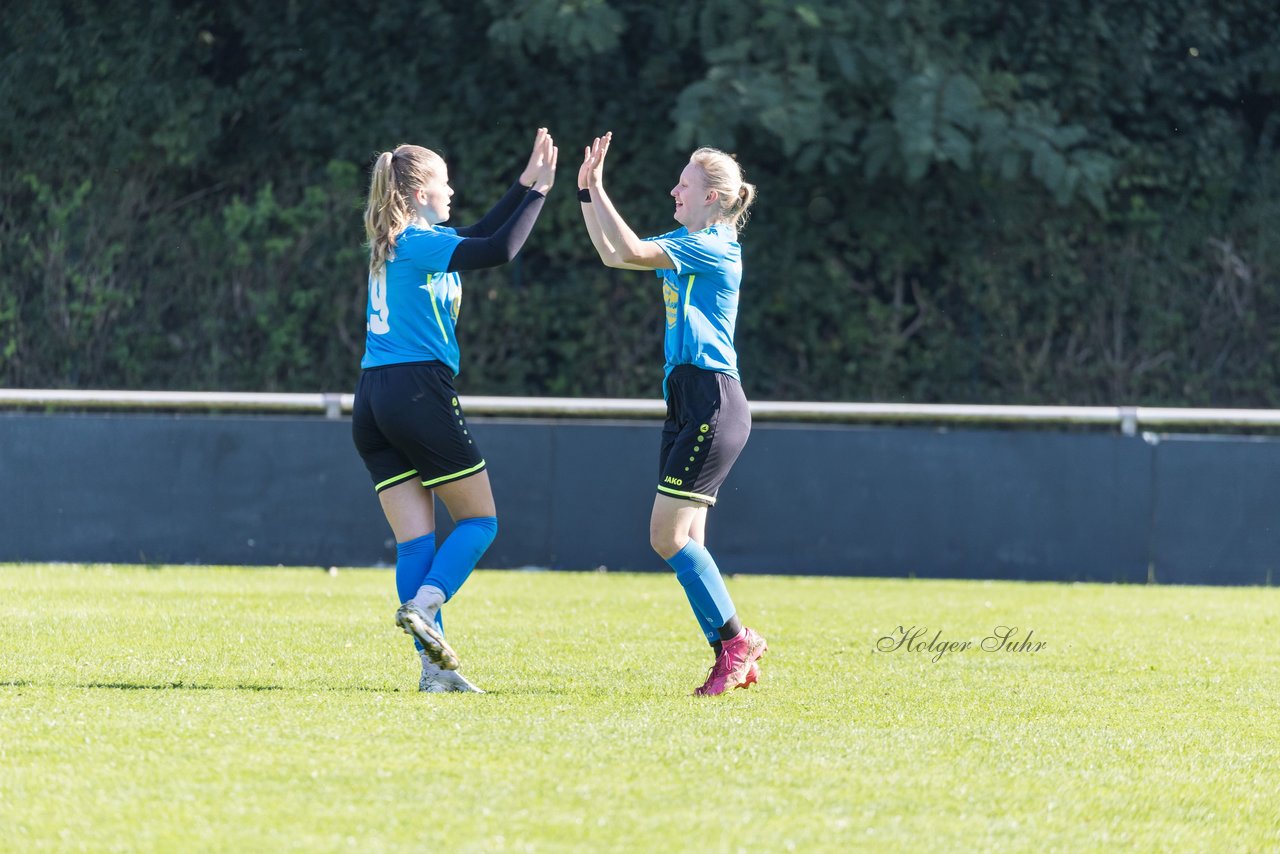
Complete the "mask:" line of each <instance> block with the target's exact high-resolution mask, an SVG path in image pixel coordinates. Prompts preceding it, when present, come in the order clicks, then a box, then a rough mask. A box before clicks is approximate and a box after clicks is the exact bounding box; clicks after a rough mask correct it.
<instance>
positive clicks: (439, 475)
mask: <svg viewBox="0 0 1280 854" xmlns="http://www.w3.org/2000/svg"><path fill="white" fill-rule="evenodd" d="M557 155H558V151H557V149H556V147H555V143H554V141H553V140H552V138H551V135H550V134H549V133H547V129H546V128H539V129H538V133H537V136H536V138H535V140H534V144H533V152H532V153H531V154H530V156H529V162H528V165H526V166H525V169H524V172H523V173H521V175H520V179H519V181H518V182H517V183H515V184H513V185H512V186H511V188H510V189H509V190H507V193H506V195H504V196H503V197H502V199H501V200H499V201H498V203H497V204H496V205H495V206H494V207H493V210H491V211H489V213H487V214H485V216H484V217H483V218H482V219H481V220H480V221H479V222H477V223H476V224H475V225H471V226H467V227H465V228H457V229H455V228H449V227H447V226H443V225H441V223H443V222H444V221H445V220H447V219H448V218H449V200H450V198H451V197H452V196H453V189H452V188H451V187H450V186H449V170H448V167H447V166H446V165H445V162H444V160H443V159H442V158H441V157H440V155H438V154H436V153H435V152H433V151H430V150H428V149H426V148H422V147H420V146H417V145H401V146H399V147H397V148H396V150H395V151H385V152H383V153H382V154H380V155H379V156H378V159H377V161H376V162H375V163H374V166H373V176H372V179H371V180H370V183H369V203H368V206H367V207H366V209H365V214H364V225H365V234H366V236H367V237H368V241H369V299H368V307H367V323H366V329H367V334H366V336H365V352H364V358H363V360H362V361H361V362H360V367H361V368H362V369H363V370H362V372H361V374H360V381H359V384H358V385H357V387H356V394H355V409H354V413H353V415H352V420H351V432H352V437H353V438H354V439H355V444H356V448H357V450H359V452H360V456H361V457H362V458H363V460H364V464H365V467H366V468H368V469H369V474H370V475H371V476H372V477H373V483H374V489H375V490H376V491H377V493H378V499H379V501H380V502H381V503H382V510H383V512H384V513H385V514H386V517H387V522H388V523H389V524H390V525H391V530H392V533H393V534H394V535H395V538H396V589H397V591H398V593H399V597H400V601H401V602H402V603H403V604H402V605H401V606H400V608H399V609H398V610H397V611H396V618H395V619H396V625H398V626H400V627H401V628H402V629H404V631H405V632H406V633H408V634H409V635H411V636H412V637H413V639H414V643H415V646H416V647H417V648H418V650H419V654H420V657H421V659H422V678H421V680H420V681H419V683H418V688H419V690H422V691H433V692H444V691H470V692H478V691H479V689H478V688H476V687H475V686H474V685H472V684H471V683H470V682H468V681H467V680H466V679H465V678H463V676H462V675H461V674H460V673H458V672H457V668H458V656H457V654H456V653H455V652H454V651H453V648H452V647H450V646H449V644H448V643H447V642H446V641H445V638H444V623H443V620H442V618H441V614H440V612H441V607H442V606H443V605H444V603H445V602H447V601H449V600H450V599H452V598H453V597H454V596H455V595H456V594H457V592H458V589H459V588H460V587H462V584H463V582H465V581H466V580H467V576H469V575H470V574H471V570H472V569H474V568H475V565H476V563H477V561H479V560H480V557H481V555H483V554H484V552H485V550H486V549H487V548H488V547H489V544H490V543H492V542H493V538H494V536H495V535H496V534H497V532H498V519H497V511H496V509H495V506H494V503H493V492H492V490H491V489H490V487H489V474H488V472H487V471H485V463H484V458H483V457H481V456H480V450H479V448H477V447H476V443H475V439H474V437H473V436H472V435H471V432H470V430H469V429H468V427H467V422H466V418H465V417H464V416H463V414H462V407H461V406H460V405H459V403H458V393H457V392H456V391H455V390H454V387H453V378H454V377H455V376H456V375H457V373H458V361H459V360H458V339H457V336H456V335H455V333H454V327H455V325H456V323H457V321H458V309H459V307H460V306H461V303H462V283H461V281H460V278H459V276H458V273H459V272H461V271H464V270H479V269H481V268H484V267H496V266H498V265H499V264H505V263H506V262H508V261H510V260H511V259H512V258H514V257H515V255H516V253H517V252H519V251H520V248H521V247H522V246H523V245H524V242H525V240H526V239H527V238H528V236H529V232H530V231H531V230H532V228H533V224H534V222H535V221H536V220H537V218H538V214H539V212H540V211H541V210H542V204H543V201H544V199H545V197H546V194H547V191H549V190H550V189H551V186H552V184H553V183H554V182H555V171H556V157H557ZM437 494H438V495H439V496H440V498H441V500H443V501H444V503H445V506H446V507H447V508H448V510H449V515H450V516H452V517H453V519H454V522H455V527H454V530H453V533H452V534H450V535H449V536H448V538H446V539H445V540H444V542H442V543H441V544H440V548H439V550H438V551H437V549H436V542H435V528H436V525H435V500H434V496H435V495H437Z"/></svg>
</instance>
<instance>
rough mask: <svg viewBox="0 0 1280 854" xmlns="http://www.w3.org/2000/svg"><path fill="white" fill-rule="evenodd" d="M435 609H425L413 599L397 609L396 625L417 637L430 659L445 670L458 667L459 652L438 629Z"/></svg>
mask: <svg viewBox="0 0 1280 854" xmlns="http://www.w3.org/2000/svg"><path fill="white" fill-rule="evenodd" d="M435 618H436V615H435V611H434V610H432V611H431V612H430V613H428V612H426V611H424V610H423V609H422V608H421V607H420V606H419V605H418V604H417V603H416V602H414V601H413V600H412V599H411V600H409V601H408V602H405V603H404V604H403V605H401V606H400V608H399V609H398V610H397V611H396V625H397V626H399V627H400V628H402V629H404V632H405V634H407V635H410V636H411V637H413V638H416V639H417V641H418V643H419V644H421V645H422V649H423V651H424V652H425V654H426V656H427V658H428V659H430V660H431V663H432V664H435V665H437V666H439V667H441V668H443V669H444V670H457V669H458V654H457V653H456V652H454V651H453V647H451V646H449V644H448V643H446V642H445V639H444V635H442V634H440V632H439V631H438V630H437V629H436V625H435Z"/></svg>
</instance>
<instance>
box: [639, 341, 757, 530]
mask: <svg viewBox="0 0 1280 854" xmlns="http://www.w3.org/2000/svg"><path fill="white" fill-rule="evenodd" d="M749 435H751V408H750V407H749V406H748V404H747V397H746V395H745V394H743V392H742V383H740V382H738V381H737V380H736V379H734V378H733V377H731V376H729V375H728V374H722V373H719V372H717V371H707V370H703V369H702V368H695V367H694V366H693V365H677V366H676V368H675V369H674V370H672V372H671V374H670V376H668V377H667V421H666V423H665V424H664V425H663V427H662V450H661V451H660V452H659V455H658V492H659V493H661V494H662V495H670V496H672V497H673V498H684V499H687V500H689V501H699V502H702V503H703V504H707V505H713V504H715V503H716V493H718V492H719V491H720V487H721V486H723V485H724V481H725V478H727V477H728V476H729V470H730V469H731V468H733V464H734V462H735V461H736V460H737V459H738V455H739V454H740V453H742V449H743V447H744V446H745V445H746V444H747V437H748V436H749Z"/></svg>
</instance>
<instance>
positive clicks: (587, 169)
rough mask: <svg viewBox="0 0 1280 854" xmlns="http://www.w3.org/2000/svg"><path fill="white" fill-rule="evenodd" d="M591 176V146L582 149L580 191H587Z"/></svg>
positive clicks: (579, 174) (579, 173)
mask: <svg viewBox="0 0 1280 854" xmlns="http://www.w3.org/2000/svg"><path fill="white" fill-rule="evenodd" d="M590 174H591V146H589V145H588V146H586V147H585V148H583V149H582V165H581V166H579V167H578V189H579V190H585V189H587V187H588V178H589V176H590Z"/></svg>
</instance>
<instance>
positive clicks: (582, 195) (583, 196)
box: [578, 187, 591, 204]
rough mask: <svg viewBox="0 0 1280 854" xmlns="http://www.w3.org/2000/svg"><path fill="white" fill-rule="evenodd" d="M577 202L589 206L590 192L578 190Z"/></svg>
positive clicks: (580, 188) (583, 189)
mask: <svg viewBox="0 0 1280 854" xmlns="http://www.w3.org/2000/svg"><path fill="white" fill-rule="evenodd" d="M578 201H580V202H586V203H587V204H591V191H590V190H587V189H585V188H582V187H579V188H578Z"/></svg>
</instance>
